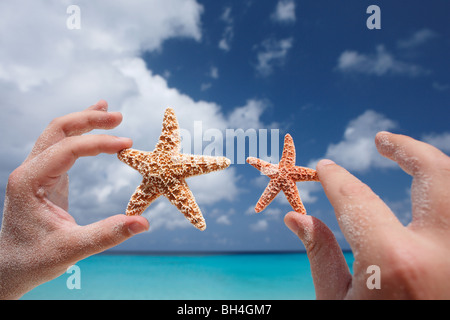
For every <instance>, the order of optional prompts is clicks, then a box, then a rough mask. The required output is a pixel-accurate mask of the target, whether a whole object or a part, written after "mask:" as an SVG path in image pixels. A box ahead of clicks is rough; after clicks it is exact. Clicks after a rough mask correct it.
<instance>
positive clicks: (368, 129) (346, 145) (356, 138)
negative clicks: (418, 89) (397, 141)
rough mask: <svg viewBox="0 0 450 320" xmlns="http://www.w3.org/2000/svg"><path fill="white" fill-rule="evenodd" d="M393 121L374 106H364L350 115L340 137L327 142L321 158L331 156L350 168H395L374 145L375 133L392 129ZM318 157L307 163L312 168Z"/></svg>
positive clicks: (393, 126) (356, 169)
mask: <svg viewBox="0 0 450 320" xmlns="http://www.w3.org/2000/svg"><path fill="white" fill-rule="evenodd" d="M396 127H397V125H396V123H395V122H394V121H393V120H391V119H388V118H387V117H386V116H384V115H382V114H380V113H377V112H375V111H373V110H367V111H366V112H364V113H363V114H362V115H360V116H359V117H357V118H356V119H353V120H352V121H350V123H349V124H348V126H347V128H346V129H345V132H344V137H343V139H342V140H341V141H340V142H338V143H335V144H330V145H329V146H328V148H327V151H326V154H325V155H324V158H328V159H331V160H333V161H335V162H336V163H337V164H339V165H341V166H343V167H344V168H346V169H348V170H350V171H366V170H368V169H370V168H373V167H377V168H394V167H397V165H396V164H395V163H394V162H393V161H390V160H388V159H386V158H384V157H382V156H381V155H380V154H379V153H378V151H377V149H376V147H375V142H374V139H375V135H376V134H377V133H378V132H379V131H384V130H386V131H387V130H392V129H395V128H396ZM317 162H318V160H313V161H311V162H310V163H309V165H308V167H312V168H315V166H316V164H317Z"/></svg>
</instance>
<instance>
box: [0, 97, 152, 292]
mask: <svg viewBox="0 0 450 320" xmlns="http://www.w3.org/2000/svg"><path fill="white" fill-rule="evenodd" d="M107 108H108V105H107V103H106V101H103V100H100V101H99V102H98V103H97V104H95V105H93V106H91V107H89V108H88V109H86V110H84V111H82V112H77V113H72V114H69V115H66V116H63V117H60V118H57V119H55V120H53V121H52V122H51V123H50V124H49V126H48V127H47V128H46V129H45V131H44V132H43V133H42V135H41V136H40V137H39V138H38V140H37V141H36V144H35V146H34V147H33V150H32V151H31V153H30V155H29V156H28V158H27V159H26V160H25V161H24V163H22V165H21V166H19V167H18V168H17V169H16V170H14V172H12V173H11V175H10V176H9V180H8V185H7V188H6V196H5V205H4V210H3V222H2V229H1V233H0V298H1V299H17V298H20V297H21V296H22V295H23V294H24V293H26V292H27V291H29V290H31V289H33V288H34V287H36V286H38V285H39V284H42V283H44V282H46V281H49V280H51V279H54V278H56V277H58V276H59V275H61V274H63V273H64V272H65V271H66V270H67V268H68V267H69V266H71V265H73V264H75V263H76V262H77V261H79V260H81V259H84V258H86V257H88V256H90V255H93V254H96V253H98V252H101V251H104V250H106V249H108V248H111V247H113V246H115V245H117V244H119V243H121V242H123V241H124V240H126V239H128V238H130V237H131V236H132V235H134V234H137V233H140V232H143V231H145V230H147V229H148V222H147V220H146V219H145V218H143V217H140V216H134V217H128V216H125V215H123V214H122V215H115V216H112V217H109V218H107V219H105V220H102V221H98V222H96V223H93V224H90V225H87V226H79V225H77V223H76V222H75V220H74V218H73V217H72V216H71V215H70V214H69V213H68V212H67V210H68V176H67V171H68V170H69V169H70V168H71V167H72V165H73V164H74V162H75V161H76V160H77V159H78V158H79V157H85V156H95V155H98V154H99V153H109V154H114V153H117V152H118V151H120V150H122V149H125V148H129V147H131V145H132V141H131V140H130V139H128V138H117V137H114V136H110V135H82V134H83V133H87V132H89V131H91V130H93V129H112V128H115V127H116V126H118V125H119V124H120V122H121V121H122V115H121V114H120V113H118V112H107Z"/></svg>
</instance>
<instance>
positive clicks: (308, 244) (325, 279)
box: [284, 212, 352, 299]
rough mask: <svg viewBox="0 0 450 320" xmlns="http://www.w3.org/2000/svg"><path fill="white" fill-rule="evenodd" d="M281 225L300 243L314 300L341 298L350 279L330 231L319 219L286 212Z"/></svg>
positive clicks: (345, 264) (345, 263)
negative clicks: (307, 267) (312, 288)
mask: <svg viewBox="0 0 450 320" xmlns="http://www.w3.org/2000/svg"><path fill="white" fill-rule="evenodd" d="M284 222H285V224H286V226H287V227H288V228H289V229H290V230H291V231H292V232H294V233H295V234H296V235H297V236H298V237H299V238H300V240H301V241H302V242H303V244H304V245H305V248H306V253H307V255H308V259H309V263H310V266H311V274H312V277H313V282H314V287H315V290H316V298H317V299H342V298H344V297H345V295H346V293H347V290H348V288H349V285H350V283H351V280H352V276H351V274H350V271H349V268H348V265H347V262H346V261H345V258H344V255H343V253H342V250H341V248H340V247H339V244H338V243H337V241H336V238H335V237H334V235H333V232H332V231H331V230H330V229H329V228H328V227H327V226H326V225H325V224H324V223H323V222H322V221H320V220H319V219H317V218H314V217H312V216H308V215H303V214H299V213H297V212H289V213H288V214H287V215H286V216H285V218H284Z"/></svg>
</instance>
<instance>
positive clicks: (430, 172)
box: [375, 132, 450, 226]
mask: <svg viewBox="0 0 450 320" xmlns="http://www.w3.org/2000/svg"><path fill="white" fill-rule="evenodd" d="M375 143H376V146H377V148H378V151H379V152H380V153H381V154H382V155H383V156H385V157H387V158H389V159H391V160H393V161H395V162H397V163H398V164H399V166H400V167H401V168H402V169H403V170H404V171H405V172H406V173H408V174H410V175H412V176H413V178H414V179H413V183H412V187H411V200H412V211H413V223H414V224H415V225H421V226H428V225H433V226H436V225H439V226H448V225H449V224H450V212H448V210H442V208H448V207H450V194H449V190H450V158H449V157H448V156H447V155H445V154H444V153H443V152H441V151H440V150H439V149H437V148H435V147H433V146H431V145H429V144H427V143H424V142H421V141H417V140H415V139H413V138H410V137H408V136H404V135H399V134H392V133H389V132H379V133H378V134H377V136H376V138H375ZM425 221H426V223H425ZM418 222H420V224H418Z"/></svg>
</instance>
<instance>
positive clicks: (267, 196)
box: [255, 179, 281, 213]
mask: <svg viewBox="0 0 450 320" xmlns="http://www.w3.org/2000/svg"><path fill="white" fill-rule="evenodd" d="M280 190H281V186H280V185H279V183H278V181H277V180H275V179H272V180H270V182H269V184H268V185H267V187H266V189H265V190H264V192H263V194H262V195H261V198H259V200H258V203H257V204H256V206H255V212H256V213H259V212H261V211H263V210H264V209H265V208H266V207H267V206H268V205H269V204H270V203H271V202H272V200H273V199H275V197H276V196H277V194H278V193H279V192H280Z"/></svg>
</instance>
